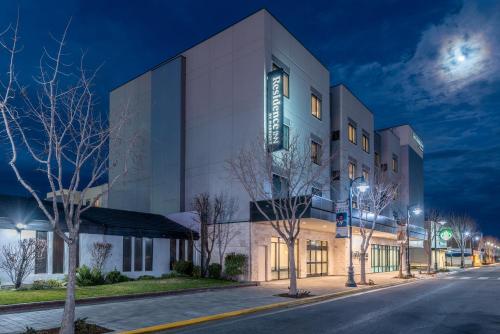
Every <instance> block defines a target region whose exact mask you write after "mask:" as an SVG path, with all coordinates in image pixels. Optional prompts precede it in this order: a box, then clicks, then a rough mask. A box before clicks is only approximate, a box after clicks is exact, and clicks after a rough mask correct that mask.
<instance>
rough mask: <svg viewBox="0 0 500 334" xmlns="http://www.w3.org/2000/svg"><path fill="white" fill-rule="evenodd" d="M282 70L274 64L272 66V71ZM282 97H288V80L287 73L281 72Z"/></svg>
mask: <svg viewBox="0 0 500 334" xmlns="http://www.w3.org/2000/svg"><path fill="white" fill-rule="evenodd" d="M280 69H282V68H281V67H279V66H278V65H276V64H273V71H275V70H280ZM283 96H284V97H290V78H289V76H288V73H286V72H285V71H283Z"/></svg>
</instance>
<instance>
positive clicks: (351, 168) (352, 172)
mask: <svg viewBox="0 0 500 334" xmlns="http://www.w3.org/2000/svg"><path fill="white" fill-rule="evenodd" d="M347 171H348V174H349V179H351V180H354V178H355V177H356V163H355V162H353V161H349V165H348V166H347Z"/></svg>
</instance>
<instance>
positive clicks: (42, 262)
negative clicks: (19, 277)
mask: <svg viewBox="0 0 500 334" xmlns="http://www.w3.org/2000/svg"><path fill="white" fill-rule="evenodd" d="M36 240H37V242H42V243H44V244H45V247H43V249H42V250H41V251H40V250H38V251H37V256H36V259H35V274H46V273H47V248H48V245H47V232H42V231H37V232H36Z"/></svg>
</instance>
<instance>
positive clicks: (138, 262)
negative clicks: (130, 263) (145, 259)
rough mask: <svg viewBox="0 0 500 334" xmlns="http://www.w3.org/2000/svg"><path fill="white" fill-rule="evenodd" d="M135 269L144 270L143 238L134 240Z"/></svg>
mask: <svg viewBox="0 0 500 334" xmlns="http://www.w3.org/2000/svg"><path fill="white" fill-rule="evenodd" d="M134 271H142V238H135V240H134Z"/></svg>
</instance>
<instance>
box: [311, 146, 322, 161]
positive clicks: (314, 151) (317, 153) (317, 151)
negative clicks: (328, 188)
mask: <svg viewBox="0 0 500 334" xmlns="http://www.w3.org/2000/svg"><path fill="white" fill-rule="evenodd" d="M311 160H312V162H314V163H315V164H316V165H320V164H321V161H320V160H321V145H320V144H318V143H316V142H315V141H311Z"/></svg>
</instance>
